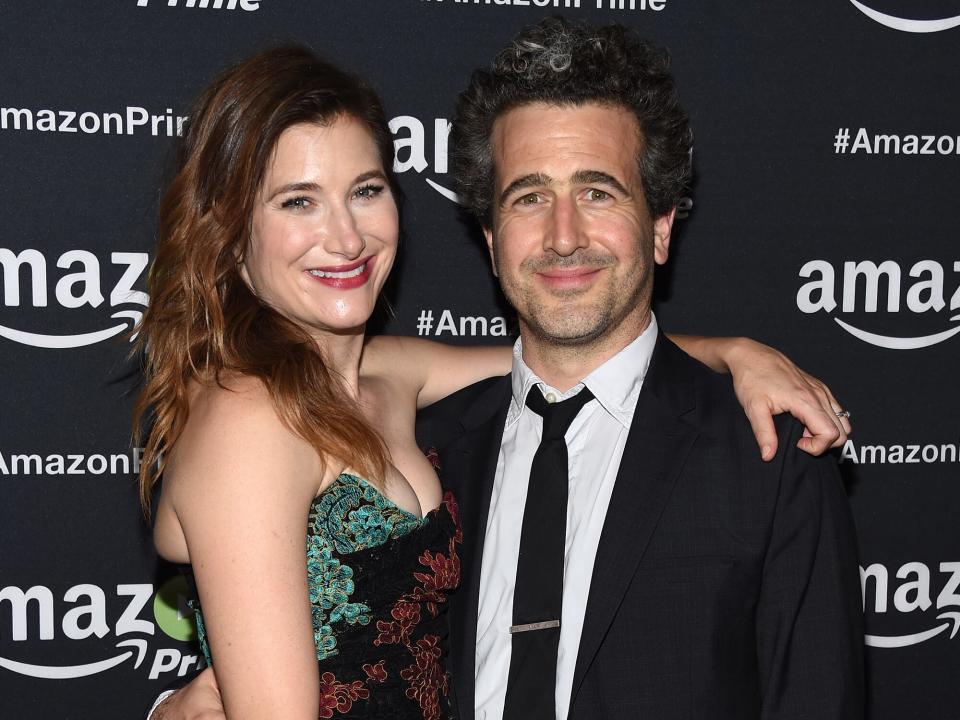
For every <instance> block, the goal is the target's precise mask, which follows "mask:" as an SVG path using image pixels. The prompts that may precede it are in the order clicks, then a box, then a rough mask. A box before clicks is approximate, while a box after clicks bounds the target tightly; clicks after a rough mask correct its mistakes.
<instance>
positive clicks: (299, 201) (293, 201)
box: [281, 197, 310, 210]
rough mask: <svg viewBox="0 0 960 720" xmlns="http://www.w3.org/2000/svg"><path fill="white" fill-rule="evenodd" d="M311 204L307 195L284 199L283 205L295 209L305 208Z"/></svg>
mask: <svg viewBox="0 0 960 720" xmlns="http://www.w3.org/2000/svg"><path fill="white" fill-rule="evenodd" d="M309 205H310V199H309V198H305V197H295V198H290V199H289V200H284V201H283V204H282V205H281V207H285V208H293V209H294V210H304V209H306V208H307V206H309Z"/></svg>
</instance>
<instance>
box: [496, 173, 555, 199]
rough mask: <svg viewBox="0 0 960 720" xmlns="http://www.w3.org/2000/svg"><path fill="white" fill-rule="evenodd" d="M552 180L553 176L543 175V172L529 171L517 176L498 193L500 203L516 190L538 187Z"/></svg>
mask: <svg viewBox="0 0 960 720" xmlns="http://www.w3.org/2000/svg"><path fill="white" fill-rule="evenodd" d="M552 182H553V178H552V177H550V176H549V175H544V174H543V173H530V174H529V175H524V176H523V177H518V178H517V179H516V180H514V181H513V182H512V183H510V184H509V185H507V186H506V187H505V188H504V189H503V192H502V193H500V203H501V204H503V202H504V201H505V200H506V199H507V198H508V197H510V196H511V195H513V194H514V193H515V192H517V191H518V190H525V189H526V188H531V187H538V186H543V185H549V184H551V183H552Z"/></svg>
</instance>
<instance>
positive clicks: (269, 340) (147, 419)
mask: <svg viewBox="0 0 960 720" xmlns="http://www.w3.org/2000/svg"><path fill="white" fill-rule="evenodd" d="M344 115H347V116H350V117H352V118H355V119H357V120H358V121H360V122H361V123H363V124H364V125H365V126H366V128H367V129H368V130H369V132H370V134H371V136H372V137H373V139H374V141H375V142H376V144H377V148H378V150H379V152H380V159H381V162H382V164H383V170H384V173H385V174H386V176H387V179H388V182H389V183H390V185H391V186H392V187H393V189H394V190H395V191H396V182H395V179H394V177H393V175H392V163H393V142H392V137H391V135H390V130H389V128H388V126H387V121H386V117H385V115H384V113H383V109H382V107H381V105H380V101H379V99H378V98H377V96H376V94H375V93H374V92H373V91H372V90H371V89H370V88H368V87H367V86H366V85H365V84H364V83H363V82H362V81H360V80H359V79H358V78H356V77H353V76H351V75H348V74H347V73H344V72H342V71H341V70H338V69H337V68H335V67H334V66H332V65H330V64H329V63H326V62H324V61H322V60H320V59H319V58H317V57H316V56H315V55H313V54H312V53H311V52H310V51H308V50H306V49H304V48H299V47H283V48H276V49H273V50H269V51H267V52H264V53H261V54H259V55H256V56H255V57H253V58H250V59H249V60H246V61H245V62H242V63H240V64H238V65H236V66H234V67H232V68H230V69H228V70H227V71H226V72H224V73H223V74H221V75H220V76H219V77H218V78H217V79H216V80H214V82H213V83H212V84H211V85H210V86H209V87H208V88H207V89H206V90H205V91H204V92H203V94H202V95H201V96H200V98H199V100H198V101H197V104H196V106H195V108H194V110H193V112H192V113H191V116H190V122H189V125H188V130H187V133H186V136H185V138H184V139H183V144H182V145H181V147H180V151H179V154H178V158H177V166H176V174H175V176H174V178H173V181H172V182H171V184H170V187H169V188H168V189H167V191H166V194H165V195H164V197H163V201H162V203H161V206H160V214H159V222H158V229H157V248H156V255H155V258H154V261H153V267H152V269H151V272H150V278H149V291H150V306H149V307H148V309H147V311H146V312H145V313H144V316H143V319H142V321H141V323H140V325H139V327H138V331H139V336H138V338H137V344H136V346H135V352H142V353H143V355H144V357H145V371H146V381H145V385H144V388H143V391H142V392H141V394H140V397H139V399H138V401H137V404H136V407H135V409H134V437H136V438H140V437H141V436H142V432H143V428H144V426H146V425H147V424H150V430H149V433H148V434H147V438H146V442H145V443H144V444H145V447H144V455H143V464H142V466H141V470H140V502H141V505H142V507H143V509H144V512H145V513H146V514H147V516H148V517H149V514H150V499H151V495H152V489H153V487H154V485H155V484H156V482H157V481H158V479H159V477H160V475H161V474H162V472H163V469H164V465H165V462H164V458H165V455H166V453H169V451H170V450H171V448H172V447H173V446H174V444H175V443H176V441H177V438H178V437H179V436H180V433H181V432H182V431H183V428H184V425H185V424H186V422H187V417H188V415H189V410H190V409H189V403H188V395H187V390H188V385H189V383H190V381H191V380H196V381H200V382H203V383H217V384H221V380H222V377H223V374H224V373H241V374H243V375H248V376H253V377H256V378H259V379H260V380H261V382H263V384H264V385H265V387H266V388H267V390H268V391H269V393H270V397H271V398H272V400H273V403H274V405H275V407H276V410H277V413H278V415H279V417H280V418H281V420H282V421H283V422H284V423H285V424H286V425H287V427H289V428H290V430H291V431H292V432H294V433H295V434H296V435H298V436H299V437H301V438H303V439H304V440H305V441H307V442H308V443H310V445H311V446H313V448H315V449H316V451H317V453H318V454H319V455H320V456H321V458H324V459H327V458H338V459H340V460H342V461H344V462H349V464H350V465H351V466H352V467H355V468H357V470H358V471H359V472H361V473H363V474H364V475H365V476H366V477H368V478H369V479H370V480H371V481H372V482H375V483H378V482H381V481H382V479H383V478H384V477H385V470H386V464H387V459H386V458H387V451H386V447H385V446H384V444H383V441H382V440H381V438H380V437H379V435H377V433H376V432H375V431H374V430H373V429H372V428H371V427H370V425H369V424H368V423H367V422H366V421H365V420H364V419H363V417H362V415H361V414H360V410H359V408H358V406H357V404H356V403H355V402H354V401H353V400H352V399H351V398H350V397H349V396H348V395H347V393H346V391H345V389H344V387H343V384H342V381H341V379H340V377H339V376H338V375H337V374H336V373H334V372H332V371H331V370H330V369H329V368H328V367H327V366H326V364H325V362H324V359H323V355H322V353H321V351H320V349H319V347H318V346H317V344H316V341H315V340H313V339H311V337H310V335H309V334H308V333H307V332H306V331H305V330H304V329H303V328H301V327H299V326H298V325H296V324H295V323H294V322H292V321H291V320H289V319H287V318H285V317H284V316H283V315H281V314H280V313H278V312H277V311H276V310H273V309H272V308H270V307H268V306H267V305H266V304H264V303H262V302H261V301H260V300H259V299H258V298H257V297H256V295H254V293H253V292H252V291H251V290H250V289H249V287H248V286H247V285H246V283H244V281H243V279H242V278H241V276H240V272H239V268H238V259H239V258H242V257H243V256H244V251H245V250H246V246H247V242H248V240H249V235H250V232H249V226H250V217H251V214H252V212H253V204H254V199H255V197H256V195H257V192H258V190H259V188H260V185H261V183H262V182H263V177H264V175H265V172H266V167H267V164H268V162H269V159H270V157H271V154H272V153H273V150H274V148H275V147H276V144H277V140H278V139H279V137H280V134H281V133H282V132H283V131H284V130H286V129H287V128H289V127H291V126H292V125H296V124H298V123H316V124H322V125H325V124H329V123H330V122H331V121H333V120H334V119H336V118H337V117H341V116H344ZM394 197H399V195H398V194H395V195H394Z"/></svg>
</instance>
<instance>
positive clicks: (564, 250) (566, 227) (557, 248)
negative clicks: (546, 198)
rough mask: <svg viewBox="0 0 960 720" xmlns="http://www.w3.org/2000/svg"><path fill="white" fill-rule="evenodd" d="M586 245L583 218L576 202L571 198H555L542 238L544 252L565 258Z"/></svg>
mask: <svg viewBox="0 0 960 720" xmlns="http://www.w3.org/2000/svg"><path fill="white" fill-rule="evenodd" d="M587 244H588V240H587V235H586V232H585V229H584V223H583V217H582V215H581V213H580V209H579V208H578V207H577V203H576V201H575V200H574V199H573V198H564V197H559V198H557V199H556V201H555V202H554V205H553V208H552V211H551V214H550V225H549V228H548V229H547V233H546V236H545V237H544V243H543V245H544V250H553V252H555V253H556V254H557V255H562V256H566V255H572V254H573V253H574V252H575V251H576V250H577V249H579V248H584V247H586V246H587Z"/></svg>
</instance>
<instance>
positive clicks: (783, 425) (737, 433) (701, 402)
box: [651, 336, 803, 456]
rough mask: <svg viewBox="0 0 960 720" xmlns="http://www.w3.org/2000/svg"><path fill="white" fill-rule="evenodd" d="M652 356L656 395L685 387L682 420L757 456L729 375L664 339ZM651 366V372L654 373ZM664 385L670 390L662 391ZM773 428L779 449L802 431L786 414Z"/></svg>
mask: <svg viewBox="0 0 960 720" xmlns="http://www.w3.org/2000/svg"><path fill="white" fill-rule="evenodd" d="M654 357H655V363H654V366H655V365H656V363H657V362H659V363H660V367H659V368H656V372H657V374H658V376H659V383H658V385H659V386H660V388H661V390H660V392H668V393H674V394H676V393H679V392H681V391H680V390H679V389H678V386H683V385H686V386H687V388H688V391H687V392H688V393H689V398H690V401H689V402H690V412H689V413H688V414H687V415H686V419H687V420H688V421H689V422H691V423H692V424H694V425H696V426H697V427H698V429H699V430H700V432H701V433H705V434H706V435H707V436H711V435H712V436H713V437H714V438H715V439H718V440H719V439H720V438H725V439H726V440H727V441H728V442H733V441H735V442H736V443H737V444H738V445H740V446H742V448H743V449H744V451H745V452H746V453H747V454H748V455H750V456H752V455H753V454H754V452H756V454H757V455H758V456H759V449H757V448H756V439H755V437H754V434H753V429H752V427H751V425H750V421H749V419H748V418H747V415H746V411H745V410H744V408H743V406H742V405H741V404H740V401H739V399H738V398H737V395H736V393H735V392H734V388H733V378H732V377H731V376H730V375H729V374H722V373H717V372H715V371H714V370H712V369H710V368H709V367H707V366H706V365H704V364H703V363H701V362H700V361H699V360H697V359H696V358H693V357H691V356H690V355H687V354H686V353H685V352H684V351H683V350H681V349H680V348H679V347H678V346H676V345H675V344H674V343H672V342H671V341H670V340H669V339H668V338H666V337H665V336H661V337H660V338H659V340H658V348H657V352H656V353H655V356H654ZM654 366H652V367H651V371H654V369H655V367H654ZM665 386H670V387H669V388H668V389H666V390H664V388H665ZM774 425H775V426H776V429H777V435H778V437H779V440H780V444H781V447H782V446H783V444H784V443H785V442H786V443H790V442H791V440H792V442H796V439H797V438H799V436H800V434H801V433H802V431H803V426H802V425H801V424H800V423H799V422H798V421H797V420H795V419H794V418H793V417H792V416H791V415H789V414H788V413H781V414H779V415H775V416H774Z"/></svg>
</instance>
